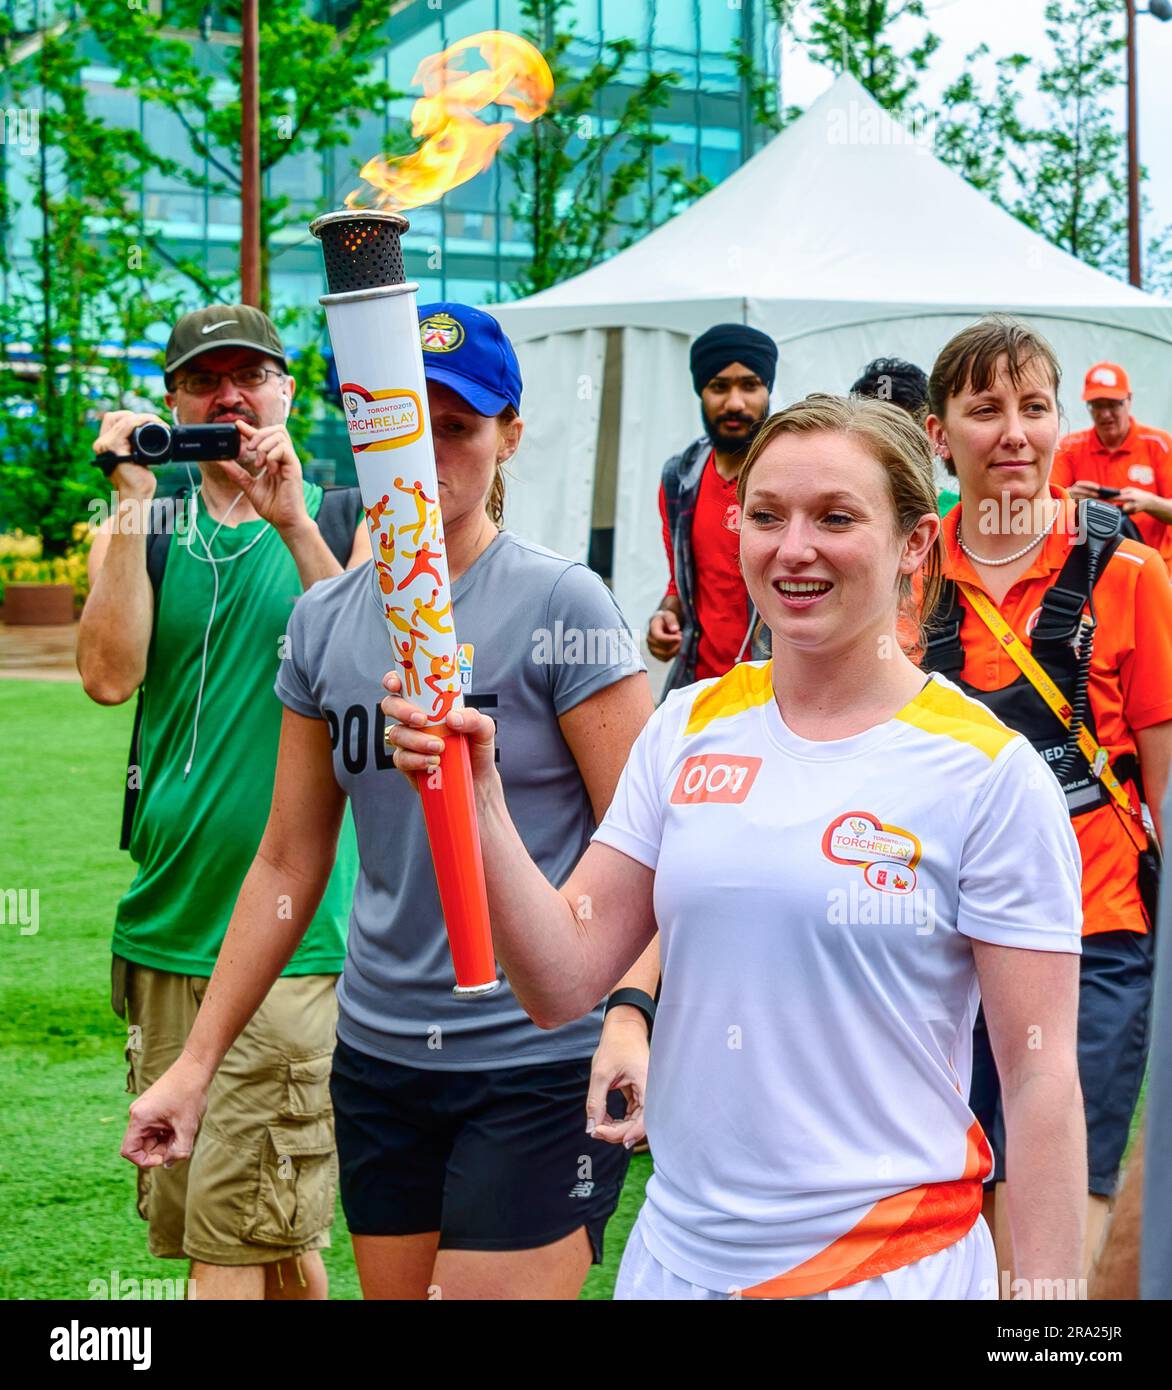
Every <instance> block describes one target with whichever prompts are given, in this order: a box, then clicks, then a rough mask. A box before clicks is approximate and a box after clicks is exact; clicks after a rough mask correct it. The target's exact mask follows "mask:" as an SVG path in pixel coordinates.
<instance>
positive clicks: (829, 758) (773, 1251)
mask: <svg viewBox="0 0 1172 1390" xmlns="http://www.w3.org/2000/svg"><path fill="white" fill-rule="evenodd" d="M771 677H772V672H771V664H770V663H768V662H760V663H746V664H742V665H740V666H737V667H734V668H733V670H732V671H730V672H729V673H728V674H727V675H726V676H723V677H721V678H719V679H717V680H712V681H703V682H701V683H699V684H698V685H693V686H690V687H688V688H687V689H684V690H679V691H675V692H673V693H672V694H671V695H670V696H669V697H668V699H667V700H666V701H665V702H664V704H663V705H661V706H660V707H659V709H658V710H657V711H656V712H655V714H654V716H653V717H652V719H651V720H650V722H649V723H648V725H647V727H646V728H645V729H644V731H643V733H642V734H641V735H640V737H639V739H638V740H637V741H636V743H635V745H634V747H633V748H632V750H631V756H630V758H629V760H628V763H627V766H626V769H625V771H624V773H623V776H622V778H621V780H620V783H619V786H618V789H617V791H616V793H615V797H614V800H613V802H612V803H611V807H610V810H609V811H608V813H607V815H606V817H605V819H604V821H603V823H602V825H600V826H599V828H598V830H597V831H596V833H595V835H594V839H596V840H598V841H600V842H601V843H603V844H607V845H610V846H612V847H613V848H614V849H617V850H620V851H621V852H622V853H624V854H626V855H629V856H630V857H631V858H633V859H635V860H637V861H638V862H639V863H641V864H645V865H647V866H648V867H649V868H651V869H654V870H655V889H654V904H655V916H656V920H657V923H658V926H659V930H660V940H661V950H662V957H663V988H662V994H661V998H660V1002H659V1008H658V1012H657V1015H656V1021H655V1035H654V1041H653V1044H652V1051H651V1070H650V1076H649V1079H648V1108H647V1130H648V1137H649V1139H650V1142H651V1148H652V1152H653V1154H654V1156H655V1172H654V1175H653V1176H652V1178H651V1180H650V1182H649V1183H648V1186H647V1200H646V1206H645V1209H644V1212H643V1216H642V1220H641V1228H642V1231H643V1236H644V1239H645V1240H646V1243H647V1245H648V1248H649V1249H650V1250H651V1252H652V1254H653V1255H654V1256H655V1258H656V1259H658V1260H659V1261H660V1263H661V1264H663V1265H664V1266H665V1267H666V1268H667V1269H668V1270H670V1271H671V1272H672V1273H673V1274H676V1275H678V1276H679V1277H680V1278H683V1279H687V1280H690V1281H691V1282H693V1283H695V1284H698V1285H700V1286H701V1287H704V1288H709V1289H719V1290H721V1291H723V1292H728V1291H736V1292H740V1293H743V1294H744V1295H745V1296H759V1297H797V1296H802V1295H806V1294H812V1293H820V1292H823V1291H825V1290H827V1289H833V1288H838V1287H843V1286H845V1285H849V1284H852V1283H856V1282H859V1281H861V1280H863V1279H868V1278H872V1277H874V1276H875V1275H877V1274H881V1273H885V1272H887V1271H889V1270H892V1269H896V1268H899V1267H901V1266H903V1265H907V1264H910V1263H912V1262H913V1261H915V1260H918V1259H922V1258H924V1257H925V1256H927V1255H931V1254H933V1253H935V1252H936V1251H937V1250H941V1249H944V1248H946V1247H947V1246H949V1245H951V1244H953V1243H955V1242H956V1241H958V1240H960V1239H962V1238H963V1236H964V1235H965V1234H966V1233H967V1232H968V1231H969V1230H970V1229H971V1228H972V1226H973V1224H974V1222H975V1221H976V1219H977V1217H978V1215H979V1214H980V1208H981V1183H982V1179H983V1178H984V1177H985V1176H986V1175H987V1173H988V1171H989V1167H990V1162H991V1160H990V1155H989V1149H988V1145H987V1143H986V1142H985V1137H984V1135H983V1134H982V1133H981V1129H980V1126H979V1125H978V1124H977V1122H976V1120H975V1119H974V1117H973V1114H972V1111H971V1110H970V1109H969V1107H968V1103H967V1096H968V1087H969V1079H970V1071H971V1063H972V1027H973V1020H974V1018H975V1015H976V1011H977V1007H978V1003H979V989H978V984H977V975H976V969H975V965H974V961H973V950H972V945H971V940H973V939H975V940H979V941H985V942H990V943H993V944H994V945H998V946H1008V947H1019V948H1022V949H1025V950H1031V951H1061V952H1069V953H1072V954H1077V953H1078V952H1079V951H1080V949H1081V938H1080V933H1081V923H1082V909H1081V895H1080V891H1079V879H1080V873H1081V864H1080V860H1079V853H1078V845H1077V841H1076V840H1075V836H1074V831H1073V829H1072V827H1071V824H1070V819H1069V816H1068V814H1067V811H1066V804H1065V801H1064V799H1063V796H1062V793H1061V790H1060V788H1059V786H1058V783H1057V781H1056V780H1055V778H1054V776H1053V774H1052V773H1051V772H1050V770H1049V769H1048V768H1047V767H1046V765H1045V763H1044V762H1043V761H1042V759H1041V758H1040V757H1039V756H1038V754H1037V753H1036V752H1035V751H1034V750H1033V748H1031V747H1030V745H1029V744H1028V743H1027V742H1026V740H1025V739H1024V738H1022V737H1021V736H1020V735H1018V734H1015V733H1014V732H1013V731H1012V730H1010V729H1008V728H1007V727H1006V726H1005V725H1003V724H1002V723H1001V722H1000V721H999V720H998V719H997V718H996V717H995V716H994V715H993V714H991V713H990V712H989V711H988V710H987V709H986V708H985V707H984V706H983V705H982V704H980V703H979V702H978V701H976V700H973V699H971V698H970V697H969V696H967V695H965V694H964V693H963V692H962V691H960V690H959V689H958V688H957V687H956V686H954V685H953V684H951V682H949V681H947V680H945V679H943V678H942V677H940V676H934V677H933V678H932V679H931V680H930V681H929V682H928V683H927V685H926V686H925V688H924V689H923V690H922V691H921V692H920V694H919V695H917V696H916V698H915V699H914V700H912V701H911V703H910V704H908V705H907V706H905V707H904V708H903V709H902V710H900V711H899V713H898V714H896V715H895V716H894V717H893V718H892V719H890V720H888V721H887V722H885V723H883V724H881V725H878V726H877V727H875V728H872V729H868V730H867V731H866V732H864V733H862V734H859V735H856V736H854V737H852V738H846V739H837V740H833V741H830V742H812V741H810V740H808V739H803V738H800V737H798V736H797V735H796V734H794V733H793V732H792V731H791V730H790V729H788V728H787V727H786V725H785V724H784V722H783V721H782V718H781V714H780V711H779V709H778V706H777V702H776V700H775V698H774V696H773V690H772V683H771Z"/></svg>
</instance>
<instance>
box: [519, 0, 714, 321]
mask: <svg viewBox="0 0 1172 1390" xmlns="http://www.w3.org/2000/svg"><path fill="white" fill-rule="evenodd" d="M568 8H570V0H522V4H521V15H522V18H523V21H524V27H523V29H522V37H524V38H526V39H528V40H529V41H530V43H532V44H534V45H535V47H537V48H539V49H541V51H542V52H543V53H544V55H545V59H546V62H547V63H548V64H549V67H550V71H551V72H552V74H553V80H554V95H553V100H552V102H551V103H550V106H549V108H548V110H547V111H546V113H545V115H544V116H542V117H540V118H539V119H538V120H537V121H535V122H534V123H533V124H532V125H530V126H524V127H519V128H518V129H517V130H515V131H514V132H513V133H512V135H511V136H510V137H509V142H508V144H507V145H506V146H505V148H504V150H503V151H502V153H501V155H500V156H499V157H500V158H501V159H503V160H504V162H505V165H506V167H507V168H508V169H509V170H510V171H511V172H512V173H513V175H514V176H515V180H516V185H517V188H518V193H517V195H516V197H515V198H514V199H513V201H512V203H511V205H510V209H509V210H510V212H511V214H512V215H513V217H515V218H516V219H517V220H518V222H519V223H520V224H521V226H522V227H523V228H524V231H525V236H526V239H527V240H528V241H529V242H530V243H531V245H532V247H533V258H532V260H531V262H530V263H529V265H528V266H527V268H526V270H525V271H524V273H523V274H522V275H521V276H520V277H519V279H518V280H517V281H516V283H515V284H514V285H513V291H514V293H516V294H518V295H527V294H534V293H536V292H537V291H538V290H543V289H547V288H548V287H549V286H550V285H556V284H558V283H559V282H560V281H562V280H565V279H568V278H569V277H570V276H572V275H577V274H579V273H580V272H581V271H583V270H588V269H589V268H590V267H591V266H592V265H595V264H596V263H597V262H598V261H600V260H602V259H603V258H604V257H605V256H606V255H608V254H609V253H610V252H611V251H614V250H619V249H621V248H622V247H624V246H628V245H630V243H631V242H632V241H634V240H635V239H636V238H637V237H639V236H642V235H643V234H644V233H645V232H648V231H650V230H651V229H652V227H654V226H655V225H656V224H657V223H658V222H660V221H662V220H663V214H664V212H665V211H667V212H675V211H678V210H679V209H680V208H681V207H683V206H686V204H687V203H689V202H691V201H692V200H693V199H694V198H696V197H698V196H699V195H700V194H702V193H704V192H706V191H707V189H708V188H709V187H710V183H709V181H708V180H707V179H706V178H704V177H702V176H692V177H689V176H688V175H687V174H686V173H685V172H684V171H683V170H682V169H681V168H679V167H678V166H672V167H669V168H657V167H656V164H655V150H656V148H657V147H658V146H659V145H662V144H663V143H664V141H665V139H666V137H665V136H663V135H660V134H657V133H656V132H655V130H654V128H653V122H654V120H655V116H656V113H657V112H658V111H661V110H663V108H664V107H666V106H667V104H668V102H669V100H670V97H671V90H672V88H673V87H675V86H676V85H677V84H678V83H679V81H680V76H679V74H678V73H676V72H674V71H669V72H655V71H650V72H647V73H646V74H644V75H641V76H639V77H637V78H627V79H626V80H624V79H625V77H626V74H627V70H628V67H629V65H630V61H631V58H632V56H633V55H634V54H635V52H636V50H637V48H638V45H637V44H636V43H635V42H634V40H631V39H610V40H607V41H606V42H605V43H604V44H603V45H602V49H601V52H600V53H599V55H598V57H597V58H596V60H595V61H594V62H592V63H590V64H589V65H588V66H587V67H586V68H585V69H582V68H580V67H579V66H577V65H575V64H574V63H573V62H572V61H571V58H570V54H569V49H570V45H571V44H572V43H573V42H574V40H575V32H574V24H573V21H572V19H570V18H568V17H567V15H566V13H565V12H566V10H567V9H568ZM618 84H622V88H623V90H624V92H625V94H623V95H616V89H617V87H618Z"/></svg>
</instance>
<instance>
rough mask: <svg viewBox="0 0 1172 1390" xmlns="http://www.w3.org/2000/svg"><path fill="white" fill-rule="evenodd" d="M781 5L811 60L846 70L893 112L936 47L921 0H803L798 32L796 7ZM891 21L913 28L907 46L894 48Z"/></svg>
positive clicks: (904, 103)
mask: <svg viewBox="0 0 1172 1390" xmlns="http://www.w3.org/2000/svg"><path fill="white" fill-rule="evenodd" d="M783 8H787V9H788V10H789V12H790V17H789V22H790V24H791V26H792V28H793V30H794V33H795V36H796V37H797V38H798V40H799V41H800V42H801V43H802V44H804V46H805V48H806V51H807V53H808V54H809V56H810V57H811V58H812V59H813V60H814V61H815V62H816V63H823V64H825V65H826V66H827V67H829V68H833V69H835V70H836V71H838V72H849V73H852V74H853V75H854V76H855V77H857V78H858V80H859V81H860V82H861V83H862V84H863V86H864V87H866V89H867V91H869V92H870V93H871V95H872V96H873V97H874V98H875V100H876V101H877V102H879V104H880V105H881V106H883V107H885V108H886V109H887V110H888V111H891V112H892V113H894V114H899V113H900V112H902V111H904V110H905V109H906V108H907V107H908V104H909V103H910V101H911V99H912V98H913V96H914V95H915V93H916V90H917V88H918V86H919V82H918V79H919V75H920V74H921V73H922V72H923V71H924V70H925V69H926V68H927V66H928V60H929V59H930V58H931V57H932V54H933V53H935V52H936V50H937V49H938V48H939V47H940V36H939V35H938V34H934V33H932V32H931V30H929V29H928V28H927V25H928V22H929V21H928V16H927V10H926V7H925V5H924V0H809V3H808V4H807V5H806V6H805V7H804V10H805V11H806V12H808V19H806V20H805V21H804V32H802V28H803V25H802V24H799V22H798V16H797V14H796V13H795V10H796V6H794V5H793V4H789V5H788V6H783ZM897 25H898V26H900V27H901V29H903V30H905V31H907V30H914V31H915V33H916V37H915V39H914V41H913V42H912V45H911V47H910V48H909V47H899V46H897V40H896V36H895V34H894V32H893V31H894V30H895V28H896V26H897ZM909 37H910V35H909Z"/></svg>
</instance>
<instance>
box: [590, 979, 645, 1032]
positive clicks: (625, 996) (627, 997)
mask: <svg viewBox="0 0 1172 1390" xmlns="http://www.w3.org/2000/svg"><path fill="white" fill-rule="evenodd" d="M620 1004H630V1006H631V1007H632V1008H633V1009H638V1010H639V1012H640V1013H641V1014H642V1015H643V1017H644V1018H645V1019H646V1020H647V1036H648V1037H650V1036H651V1030H652V1028H654V1026H655V1000H654V999H652V997H651V996H650V995H649V994H648V993H647V991H646V990H645V989H616V990H615V991H614V993H613V994H612V995H611V996H610V998H609V999H608V1000H607V1001H606V1013H610V1011H611V1009H617V1008H618V1006H619V1005H620ZM605 1016H606V1015H605V1014H604V1015H603V1017H605Z"/></svg>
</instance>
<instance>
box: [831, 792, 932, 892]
mask: <svg viewBox="0 0 1172 1390" xmlns="http://www.w3.org/2000/svg"><path fill="white" fill-rule="evenodd" d="M822 853H823V854H824V855H825V856H826V857H827V859H829V860H830V862H831V863H832V864H846V865H849V866H856V865H857V866H860V867H861V868H862V870H863V877H864V878H865V879H866V881H867V883H868V884H869V885H870V887H872V888H878V889H880V890H881V891H882V892H884V893H910V892H911V891H912V889H913V888H915V886H916V865H917V864H918V863H919V862H920V856H921V854H922V853H923V848H922V846H921V844H920V841H919V839H918V838H917V837H916V836H915V835H913V834H912V833H911V832H910V831H909V830H901V829H900V827H899V826H897V825H884V824H883V822H882V821H881V820H879V819H878V818H877V817H876V816H873V815H872V814H871V813H870V812H869V811H846V812H844V813H843V814H842V815H841V816H837V817H836V818H835V819H834V820H832V821H831V822H830V824H829V825H828V826H827V827H826V831H825V833H824V834H823V836H822Z"/></svg>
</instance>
